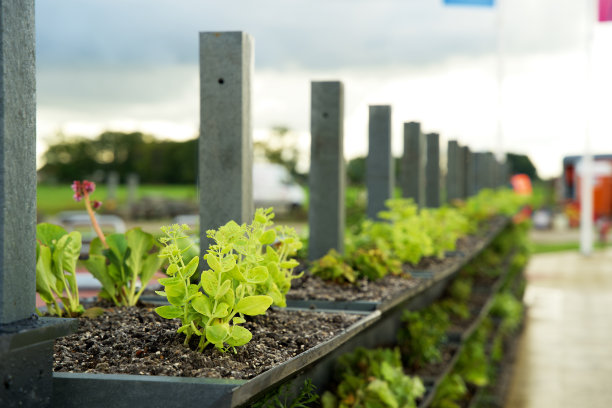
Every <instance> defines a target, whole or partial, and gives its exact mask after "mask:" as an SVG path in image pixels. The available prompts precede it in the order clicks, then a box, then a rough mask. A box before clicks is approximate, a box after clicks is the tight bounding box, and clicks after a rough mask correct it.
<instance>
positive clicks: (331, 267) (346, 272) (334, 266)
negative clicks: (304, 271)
mask: <svg viewBox="0 0 612 408" xmlns="http://www.w3.org/2000/svg"><path fill="white" fill-rule="evenodd" d="M310 273H312V274H313V275H314V276H318V277H320V278H321V279H323V280H327V281H333V282H337V283H344V282H349V283H355V282H356V281H357V273H356V272H355V270H354V269H353V268H352V267H351V266H350V265H348V264H347V263H346V262H345V261H344V259H343V257H342V255H340V254H339V253H338V251H336V250H335V249H330V250H329V252H328V253H327V254H326V255H325V256H323V257H322V258H320V259H317V260H315V261H314V262H313V263H312V267H311V269H310Z"/></svg>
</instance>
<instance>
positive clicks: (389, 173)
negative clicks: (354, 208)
mask: <svg viewBox="0 0 612 408" xmlns="http://www.w3.org/2000/svg"><path fill="white" fill-rule="evenodd" d="M369 115H370V117H369V118H370V120H369V126H368V132H369V147H368V158H367V162H366V188H367V190H368V208H367V215H368V217H369V218H371V219H376V218H377V214H378V213H379V212H380V211H382V210H384V209H385V208H386V207H385V201H386V200H387V199H389V198H391V197H392V196H393V188H394V186H395V181H394V173H395V172H394V169H393V167H394V163H393V156H392V153H391V106H389V105H378V106H370V110H369Z"/></svg>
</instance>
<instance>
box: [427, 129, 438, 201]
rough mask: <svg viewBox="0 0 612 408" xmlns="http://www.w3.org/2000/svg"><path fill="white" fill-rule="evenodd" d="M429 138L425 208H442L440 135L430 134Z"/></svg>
mask: <svg viewBox="0 0 612 408" xmlns="http://www.w3.org/2000/svg"><path fill="white" fill-rule="evenodd" d="M426 138H427V163H426V170H425V186H426V187H425V191H426V193H425V206H427V207H430V208H436V207H439V206H440V135H438V134H437V133H429V134H427V136H426Z"/></svg>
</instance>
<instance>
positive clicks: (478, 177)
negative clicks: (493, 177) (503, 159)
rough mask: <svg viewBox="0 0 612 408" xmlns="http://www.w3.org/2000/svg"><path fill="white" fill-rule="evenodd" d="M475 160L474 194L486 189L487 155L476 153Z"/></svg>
mask: <svg viewBox="0 0 612 408" xmlns="http://www.w3.org/2000/svg"><path fill="white" fill-rule="evenodd" d="M472 158H473V163H474V164H473V166H472V167H473V178H474V194H478V192H480V190H482V189H483V188H485V178H486V176H485V174H486V155H485V153H483V152H475V153H474V154H473V156H472Z"/></svg>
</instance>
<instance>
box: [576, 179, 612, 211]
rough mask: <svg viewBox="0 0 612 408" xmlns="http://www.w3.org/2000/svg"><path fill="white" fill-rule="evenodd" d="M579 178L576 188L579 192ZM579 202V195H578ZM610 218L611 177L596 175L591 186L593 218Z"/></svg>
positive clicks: (611, 201) (611, 206)
mask: <svg viewBox="0 0 612 408" xmlns="http://www.w3.org/2000/svg"><path fill="white" fill-rule="evenodd" d="M581 181H582V178H581V177H578V183H576V184H577V188H578V191H580V182H581ZM578 202H580V195H578ZM611 216H612V176H611V175H597V176H596V177H595V182H594V184H593V218H594V219H599V218H601V217H608V218H609V217H611Z"/></svg>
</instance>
